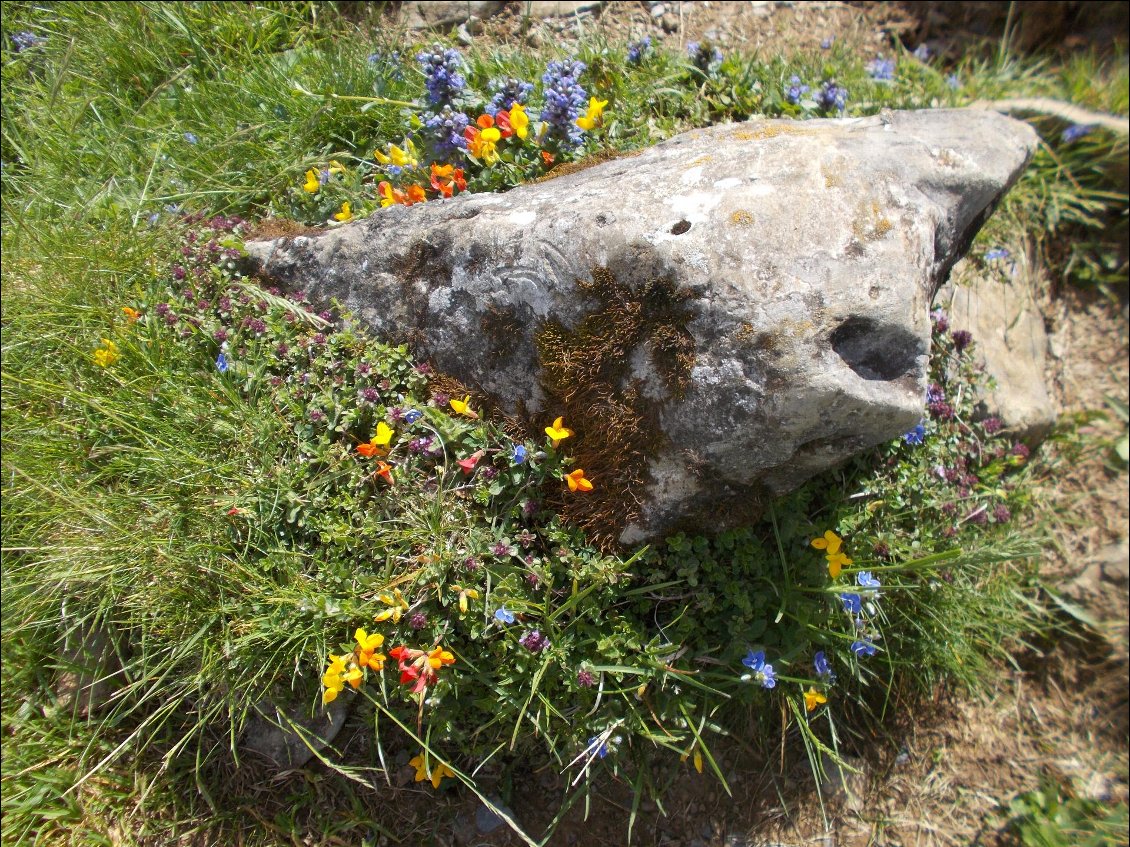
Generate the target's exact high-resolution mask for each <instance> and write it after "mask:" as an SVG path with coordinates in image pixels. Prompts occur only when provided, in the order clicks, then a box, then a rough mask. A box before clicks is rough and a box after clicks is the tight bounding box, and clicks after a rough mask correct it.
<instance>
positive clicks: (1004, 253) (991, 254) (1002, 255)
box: [985, 247, 1010, 262]
mask: <svg viewBox="0 0 1130 847" xmlns="http://www.w3.org/2000/svg"><path fill="white" fill-rule="evenodd" d="M1009 255H1010V254H1009V252H1008V250H1006V249H1005V248H1004V247H994V248H993V249H992V250H989V251H988V252H987V253H985V261H986V262H995V261H997V260H998V259H1007V258H1008V257H1009Z"/></svg>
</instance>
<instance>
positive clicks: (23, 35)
mask: <svg viewBox="0 0 1130 847" xmlns="http://www.w3.org/2000/svg"><path fill="white" fill-rule="evenodd" d="M11 38H12V43H13V44H14V45H15V48H16V52H17V53H22V52H24V51H25V50H30V49H31V48H32V47H38V46H39V45H40V44H46V43H47V39H46V38H44V37H43V36H41V35H36V34H35V33H34V32H28V31H27V30H24V31H23V32H17V33H16V34H15V35H13V36H11Z"/></svg>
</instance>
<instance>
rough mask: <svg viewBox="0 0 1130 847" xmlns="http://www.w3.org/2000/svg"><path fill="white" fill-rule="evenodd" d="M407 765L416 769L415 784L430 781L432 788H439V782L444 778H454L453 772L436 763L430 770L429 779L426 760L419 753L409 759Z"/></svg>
mask: <svg viewBox="0 0 1130 847" xmlns="http://www.w3.org/2000/svg"><path fill="white" fill-rule="evenodd" d="M408 764H410V765H411V766H412V767H414V768H415V769H416V782H423V781H424V780H425V779H430V780H431V783H432V788H439V784H440V782H442V781H443V780H444V779H445V778H447V777H453V776H455V771H453V770H452V769H451V768H449V767H448V766H447V765H445V764H443V763H442V762H437V763H436V765H435V767H433V768H432V773H431V776H430V777H429V775H428V762H427V759H425V758H424V754H423V753H419V754H418V755H416V756H414V757H413V758H411V759H409V760H408Z"/></svg>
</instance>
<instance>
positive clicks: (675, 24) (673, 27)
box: [659, 13, 679, 33]
mask: <svg viewBox="0 0 1130 847" xmlns="http://www.w3.org/2000/svg"><path fill="white" fill-rule="evenodd" d="M659 25H660V26H662V27H663V31H664V32H667V33H672V32H675V31H677V30H678V29H679V17H678V15H674V14H670V13H668V14H666V15H664V16H663V17H662V18H660V19H659Z"/></svg>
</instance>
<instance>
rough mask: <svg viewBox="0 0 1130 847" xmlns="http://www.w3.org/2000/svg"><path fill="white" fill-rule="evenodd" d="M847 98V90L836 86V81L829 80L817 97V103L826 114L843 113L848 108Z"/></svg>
mask: <svg viewBox="0 0 1130 847" xmlns="http://www.w3.org/2000/svg"><path fill="white" fill-rule="evenodd" d="M847 96H848V93H847V89H846V88H844V87H843V86H842V85H836V81H835V80H834V79H828V80H825V81H824V85H823V87H821V89H820V92H819V93H818V94H817V95H816V103H817V105H819V106H820V108H821V109H823V110H824V111H825V112H833V111H834V112H843V111H844V108H845V107H846V106H847Z"/></svg>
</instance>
